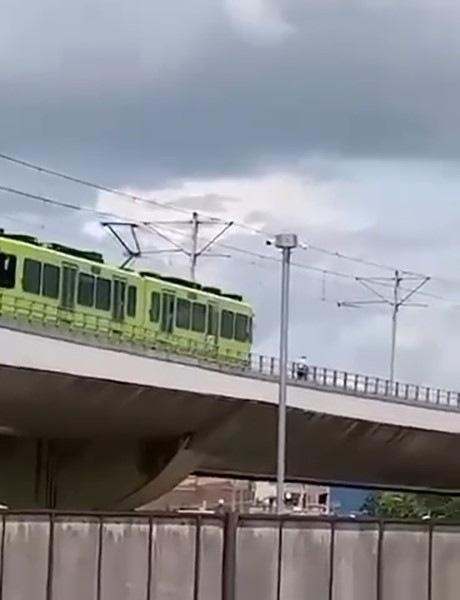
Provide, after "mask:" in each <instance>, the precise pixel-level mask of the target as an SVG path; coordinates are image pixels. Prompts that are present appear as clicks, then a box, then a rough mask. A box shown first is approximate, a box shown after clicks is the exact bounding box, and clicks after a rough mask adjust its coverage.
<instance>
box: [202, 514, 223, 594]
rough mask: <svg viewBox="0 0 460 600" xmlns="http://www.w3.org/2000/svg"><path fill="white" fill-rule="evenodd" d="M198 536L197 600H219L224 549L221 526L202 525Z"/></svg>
mask: <svg viewBox="0 0 460 600" xmlns="http://www.w3.org/2000/svg"><path fill="white" fill-rule="evenodd" d="M200 536H201V542H200V569H199V588H198V590H199V600H220V597H221V591H222V560H223V549H224V536H223V530H222V526H220V525H218V524H216V525H203V526H202V527H201V531H200Z"/></svg>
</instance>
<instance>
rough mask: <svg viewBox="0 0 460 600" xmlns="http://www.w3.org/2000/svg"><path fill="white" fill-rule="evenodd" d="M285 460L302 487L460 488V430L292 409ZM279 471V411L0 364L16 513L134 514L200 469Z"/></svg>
mask: <svg viewBox="0 0 460 600" xmlns="http://www.w3.org/2000/svg"><path fill="white" fill-rule="evenodd" d="M325 398H327V396H326V395H325ZM287 462H288V466H287V474H288V478H289V479H290V480H296V481H322V482H330V483H337V482H348V483H356V484H367V485H372V486H376V487H391V486H394V487H406V488H418V489H429V488H431V489H438V490H443V491H456V490H460V468H459V467H460V436H456V435H454V434H443V433H436V432H432V431H424V430H415V429H407V428H402V427H395V426H387V425H380V424H375V423H370V422H365V421H356V420H351V419H345V418H341V417H332V416H327V415H322V414H314V413H308V412H303V411H299V410H290V411H289V414H288V451H287ZM275 465H276V407H275V406H271V405H268V404H262V403H256V402H248V401H237V400H230V399H225V398H220V397H216V396H200V395H198V394H191V393H184V392H171V391H170V390H164V389H152V388H147V387H140V386H135V385H128V384H120V383H114V382H109V381H100V380H92V379H83V378H79V377H74V376H72V375H62V374H54V373H43V372H38V371H27V370H25V369H14V368H8V367H1V368H0V502H3V503H5V504H6V505H8V506H10V507H14V508H24V509H28V508H44V507H47V508H50V507H51V508H61V509H69V510H70V509H75V510H84V509H102V508H117V509H131V508H136V507H138V506H141V505H143V504H145V503H147V502H149V501H151V500H154V499H156V498H158V497H160V496H161V495H162V494H164V493H166V492H168V491H169V490H170V489H172V488H173V487H174V486H175V485H177V484H178V483H179V482H180V481H181V480H182V479H184V478H185V477H186V476H187V475H188V474H189V473H191V472H194V471H200V472H206V473H209V474H214V475H224V474H232V475H236V476H240V477H259V478H272V477H273V476H274V474H275Z"/></svg>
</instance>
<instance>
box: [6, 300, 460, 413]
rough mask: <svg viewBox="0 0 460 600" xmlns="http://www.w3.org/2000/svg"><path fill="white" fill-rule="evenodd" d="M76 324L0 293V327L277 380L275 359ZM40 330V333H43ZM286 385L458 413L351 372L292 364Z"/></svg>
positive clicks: (456, 397) (454, 405) (95, 321)
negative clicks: (234, 355) (234, 356)
mask: <svg viewBox="0 0 460 600" xmlns="http://www.w3.org/2000/svg"><path fill="white" fill-rule="evenodd" d="M76 314H78V320H77V322H76V323H72V324H70V323H69V322H68V321H66V320H63V319H61V318H60V316H59V311H58V310H56V309H54V308H50V306H48V305H46V304H44V303H42V302H40V301H38V300H26V299H24V298H23V297H22V296H18V297H17V298H14V297H11V295H9V296H3V295H2V294H1V292H0V327H1V325H2V322H3V324H4V326H5V325H6V326H9V327H15V326H18V327H20V328H21V329H24V328H26V329H30V331H31V333H33V332H37V327H38V328H40V327H41V331H40V333H42V334H43V332H44V331H45V333H47V334H49V335H52V336H53V337H59V336H60V335H63V336H69V335H70V336H72V337H77V338H78V340H79V341H80V342H82V343H91V344H95V343H96V344H100V345H102V346H107V345H108V346H114V345H116V346H118V347H119V346H121V345H122V346H123V347H124V349H126V351H128V352H129V351H133V350H134V351H136V352H137V353H143V354H146V355H149V356H154V357H156V358H159V359H163V360H172V361H177V362H186V363H190V362H191V363H192V364H197V363H198V364H200V365H201V366H204V367H206V368H209V369H217V370H221V371H227V372H232V373H235V374H243V375H245V376H248V375H249V376H253V377H259V378H266V379H271V380H275V379H277V378H278V376H279V361H278V359H277V358H275V357H273V356H263V355H259V354H252V355H251V356H250V357H249V358H244V359H242V360H241V361H239V362H235V360H231V359H230V358H229V360H226V359H225V358H222V357H220V358H219V360H217V359H216V358H215V357H213V356H210V355H208V356H206V355H202V354H200V353H198V351H197V348H196V347H194V346H193V344H191V343H189V344H188V345H187V344H184V345H181V346H180V352H178V351H177V348H172V347H168V346H167V345H165V343H164V340H160V339H159V338H158V339H157V338H156V337H155V335H153V334H152V331H151V330H150V329H146V328H142V327H139V326H137V325H132V326H129V325H124V330H123V332H120V331H112V330H111V327H110V319H108V318H107V317H106V316H101V317H96V316H95V315H94V314H87V313H85V311H84V310H80V309H78V311H76ZM43 330H44V331H43ZM287 375H288V380H289V383H290V384H295V385H300V386H305V387H310V388H321V389H325V388H326V389H329V390H333V391H338V392H341V393H344V394H352V395H360V396H365V397H368V398H378V399H384V400H390V401H399V402H405V403H412V404H416V405H420V404H424V405H429V406H433V407H438V408H442V409H444V410H446V409H447V410H453V411H457V410H460V392H457V391H448V390H443V389H439V388H432V387H429V386H422V385H415V384H411V383H402V382H398V381H396V382H391V381H389V380H388V379H384V378H381V377H374V376H370V375H362V374H359V373H350V372H346V371H341V370H337V369H331V368H325V367H317V366H313V365H312V366H309V367H307V368H306V370H305V372H304V374H303V376H302V377H299V376H298V365H297V364H296V363H295V362H290V363H289V366H288V373H287Z"/></svg>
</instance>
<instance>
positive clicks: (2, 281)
mask: <svg viewBox="0 0 460 600" xmlns="http://www.w3.org/2000/svg"><path fill="white" fill-rule="evenodd" d="M16 264H17V259H16V256H15V255H14V254H5V253H4V252H0V287H2V288H6V289H8V290H12V289H13V288H14V286H15V285H16Z"/></svg>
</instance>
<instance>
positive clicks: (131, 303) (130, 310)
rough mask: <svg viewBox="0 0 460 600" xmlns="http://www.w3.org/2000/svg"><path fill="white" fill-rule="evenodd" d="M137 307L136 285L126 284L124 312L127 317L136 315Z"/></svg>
mask: <svg viewBox="0 0 460 600" xmlns="http://www.w3.org/2000/svg"><path fill="white" fill-rule="evenodd" d="M136 308H137V287H136V286H135V285H130V286H128V306H127V308H126V314H127V315H128V317H132V318H134V317H135V316H136Z"/></svg>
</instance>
